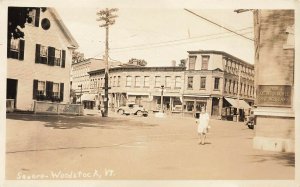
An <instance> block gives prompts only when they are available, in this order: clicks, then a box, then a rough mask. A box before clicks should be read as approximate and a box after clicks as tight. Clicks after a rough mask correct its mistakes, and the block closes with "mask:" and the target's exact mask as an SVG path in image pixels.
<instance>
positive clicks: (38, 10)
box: [32, 8, 40, 27]
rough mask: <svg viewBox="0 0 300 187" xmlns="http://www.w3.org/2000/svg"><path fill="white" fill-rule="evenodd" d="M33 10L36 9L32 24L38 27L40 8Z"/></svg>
mask: <svg viewBox="0 0 300 187" xmlns="http://www.w3.org/2000/svg"><path fill="white" fill-rule="evenodd" d="M35 10H36V12H35V20H34V26H36V27H39V25H40V8H37V9H35ZM32 21H33V20H32Z"/></svg>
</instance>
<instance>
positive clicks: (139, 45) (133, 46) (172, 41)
mask: <svg viewBox="0 0 300 187" xmlns="http://www.w3.org/2000/svg"><path fill="white" fill-rule="evenodd" d="M249 28H253V27H247V28H243V29H239V30H238V31H242V30H247V29H249ZM249 33H252V31H251V32H249ZM224 34H229V33H228V32H222V33H215V34H206V35H201V36H196V37H191V38H184V39H175V40H168V41H163V42H155V43H148V44H138V45H132V46H126V47H118V48H112V49H111V50H112V51H115V50H120V49H129V48H137V47H144V46H152V45H160V44H166V43H174V42H180V41H186V40H192V39H198V38H205V37H210V36H216V35H224ZM245 34H248V33H245Z"/></svg>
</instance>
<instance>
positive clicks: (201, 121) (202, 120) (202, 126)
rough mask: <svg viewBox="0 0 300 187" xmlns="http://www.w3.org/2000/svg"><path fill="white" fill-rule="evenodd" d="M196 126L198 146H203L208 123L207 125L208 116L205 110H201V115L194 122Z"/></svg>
mask: <svg viewBox="0 0 300 187" xmlns="http://www.w3.org/2000/svg"><path fill="white" fill-rule="evenodd" d="M196 123H197V125H198V129H197V130H198V135H199V144H202V145H204V144H205V138H206V133H207V130H208V127H209V126H208V123H209V114H208V113H207V112H206V111H205V108H204V107H202V108H201V113H200V115H199V118H198V119H197V120H196Z"/></svg>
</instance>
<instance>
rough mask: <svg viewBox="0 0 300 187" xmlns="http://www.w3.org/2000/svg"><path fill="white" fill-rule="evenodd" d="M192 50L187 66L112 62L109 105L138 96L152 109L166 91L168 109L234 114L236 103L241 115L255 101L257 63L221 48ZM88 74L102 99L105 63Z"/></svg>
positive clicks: (223, 115)
mask: <svg viewBox="0 0 300 187" xmlns="http://www.w3.org/2000/svg"><path fill="white" fill-rule="evenodd" d="M188 53H189V58H188V62H187V64H186V67H175V66H170V67H138V66H133V67H128V66H123V67H115V68H111V69H110V70H109V87H111V89H110V90H109V105H110V107H111V108H116V107H119V106H121V105H124V104H125V103H127V102H134V103H137V104H142V105H143V106H144V107H145V108H146V109H147V110H150V111H159V110H160V107H161V96H162V95H163V109H164V111H165V112H167V113H170V114H182V115H184V116H195V115H196V113H198V112H200V109H201V107H202V106H204V107H206V109H207V111H208V112H209V114H210V115H212V116H213V117H215V118H219V119H221V118H226V119H230V120H233V118H234V117H236V115H237V109H239V111H240V115H241V116H242V115H247V111H249V109H250V107H251V105H253V103H254V90H255V89H254V66H253V65H251V64H249V63H247V62H244V61H242V60H240V59H238V58H236V57H234V56H232V55H230V54H227V53H225V52H221V51H189V52H188ZM89 74H90V80H91V81H92V82H91V87H90V91H91V92H93V93H97V92H99V95H102V97H100V100H103V95H104V90H103V89H102V88H103V86H104V69H100V70H95V71H90V72H89ZM238 85H240V87H239V86H238ZM162 86H163V89H162ZM238 89H239V94H238ZM98 90H100V91H98ZM100 103H101V102H100Z"/></svg>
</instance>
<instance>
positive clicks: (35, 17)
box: [28, 8, 40, 27]
mask: <svg viewBox="0 0 300 187" xmlns="http://www.w3.org/2000/svg"><path fill="white" fill-rule="evenodd" d="M28 17H29V18H28V22H29V24H30V25H32V26H36V27H38V26H39V18H40V8H34V9H32V10H31V11H30V12H29V13H28Z"/></svg>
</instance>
